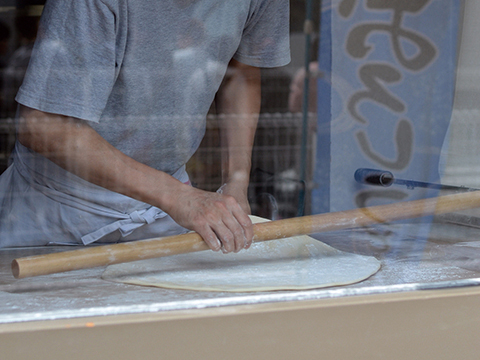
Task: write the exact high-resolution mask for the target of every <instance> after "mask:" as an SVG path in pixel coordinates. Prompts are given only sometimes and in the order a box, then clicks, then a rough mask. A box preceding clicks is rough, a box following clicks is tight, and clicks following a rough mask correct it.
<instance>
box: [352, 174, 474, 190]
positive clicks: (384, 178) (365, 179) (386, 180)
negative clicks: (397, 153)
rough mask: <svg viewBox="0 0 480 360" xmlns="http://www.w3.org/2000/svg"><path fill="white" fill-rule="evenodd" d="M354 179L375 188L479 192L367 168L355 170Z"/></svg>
mask: <svg viewBox="0 0 480 360" xmlns="http://www.w3.org/2000/svg"><path fill="white" fill-rule="evenodd" d="M354 177H355V181H357V182H358V183H360V184H366V185H377V186H383V187H388V186H392V185H404V186H406V187H407V188H408V189H414V188H416V187H421V188H429V189H439V190H454V191H477V190H479V189H475V188H469V187H465V186H454V185H444V184H436V183H430V182H423V181H416V180H405V179H396V178H395V176H394V175H393V174H392V173H391V172H390V171H386V170H377V169H368V168H359V169H357V171H355V175H354Z"/></svg>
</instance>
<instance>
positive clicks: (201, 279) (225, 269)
mask: <svg viewBox="0 0 480 360" xmlns="http://www.w3.org/2000/svg"><path fill="white" fill-rule="evenodd" d="M252 220H253V222H261V221H266V220H264V219H261V218H258V217H252ZM379 268H380V262H379V261H378V260H377V259H375V258H374V257H368V256H361V255H356V254H351V253H346V252H343V251H339V250H337V249H334V248H332V247H330V246H328V245H326V244H324V243H322V242H320V241H318V240H315V239H313V238H312V237H310V236H296V237H292V238H287V239H282V240H272V241H265V242H260V243H256V244H253V245H252V247H251V248H250V249H248V250H246V251H240V252H239V253H237V254H222V253H221V252H213V251H202V252H196V253H190V254H182V255H174V256H170V257H162V258H155V259H149V260H141V261H135V262H131V263H124V264H117V265H110V266H109V267H107V269H106V270H105V272H104V273H103V275H102V278H103V279H105V280H109V281H115V282H122V283H127V284H134V285H143V286H156V287H163V288H170V289H185V290H200V291H229V292H250V291H271V290H302V289H316V288H322V287H328V286H338V285H347V284H353V283H356V282H360V281H362V280H365V279H366V278H368V277H370V276H371V275H373V274H375V273H376V272H377V271H378V269H379Z"/></svg>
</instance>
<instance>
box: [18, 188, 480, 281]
mask: <svg viewBox="0 0 480 360" xmlns="http://www.w3.org/2000/svg"><path fill="white" fill-rule="evenodd" d="M476 207H480V191H473V192H466V193H461V194H454V195H447V196H441V197H437V198H429V199H424V200H414V201H405V202H399V203H395V204H390V205H379V206H372V207H366V208H360V209H353V210H347V211H341V212H334V213H326V214H319V215H311V216H303V217H297V218H292V219H285V220H277V221H270V222H266V223H259V224H255V225H254V242H260V241H266V240H274V239H281V238H286V237H291V236H297V235H307V234H314V233H320V232H326V231H332V230H341V229H353V228H358V227H363V226H368V225H372V224H378V223H385V222H390V221H395V220H403V219H410V218H415V217H421V216H429V215H434V214H443V213H448V212H452V211H459V210H466V209H473V208H476ZM207 249H208V246H207V245H206V243H205V242H204V241H203V240H202V238H201V237H200V235H198V234H197V233H193V232H192V233H188V234H184V235H177V236H170V237H164V238H155V239H148V240H140V241H134V242H126V243H120V244H113V245H105V246H97V247H89V248H83V249H80V250H73V251H66V252H60V253H53V254H47V255H36V256H30V257H25V258H19V259H15V260H13V262H12V272H13V275H14V276H15V278H17V279H20V278H25V277H31V276H38V275H47V274H53V273H59V272H64V271H71V270H78V269H86V268H93V267H97V266H104V265H109V264H118V263H123V262H129V261H136V260H143V259H150V258H155V257H163V256H170V255H176V254H184V253H190V252H195V251H201V250H207ZM247 251H248V250H247Z"/></svg>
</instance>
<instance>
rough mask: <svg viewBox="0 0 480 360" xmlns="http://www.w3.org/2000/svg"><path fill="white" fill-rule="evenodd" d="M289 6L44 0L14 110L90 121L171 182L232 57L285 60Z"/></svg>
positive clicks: (250, 61) (217, 0)
mask: <svg viewBox="0 0 480 360" xmlns="http://www.w3.org/2000/svg"><path fill="white" fill-rule="evenodd" d="M288 11H289V5H288V0H138V1H137V0H135V1H128V0H48V1H47V3H46V6H45V9H44V13H43V15H42V20H41V24H40V30H39V35H38V39H37V42H36V44H35V48H34V51H33V56H32V60H31V62H30V65H29V69H28V71H27V74H26V77H25V80H24V83H23V85H22V87H21V89H20V91H19V93H18V95H17V98H16V99H17V101H18V102H19V103H21V104H23V105H26V106H29V107H31V108H35V109H39V110H42V111H45V112H50V113H55V114H62V115H67V116H73V117H76V118H80V119H84V120H88V121H90V122H91V126H92V127H93V128H94V129H95V130H96V131H97V132H98V133H99V134H100V135H101V136H103V137H104V138H105V139H106V140H107V141H108V142H109V143H110V144H112V145H113V146H115V147H116V148H118V149H119V150H121V151H122V152H124V153H125V154H127V155H128V156H130V157H132V158H134V159H136V160H138V161H140V162H142V163H144V164H147V165H149V166H152V167H154V168H156V169H159V170H162V171H165V172H168V173H170V174H171V173H173V172H175V171H176V170H177V169H179V168H180V167H181V166H182V165H184V164H185V163H186V162H187V161H188V159H189V158H190V157H191V155H192V154H193V153H194V152H195V150H196V149H197V147H198V145H199V144H200V141H201V139H202V137H203V135H204V132H205V116H206V114H207V112H208V109H209V107H210V104H211V103H212V101H213V99H214V96H215V93H216V91H217V90H218V88H219V86H220V83H221V81H222V79H223V76H224V74H225V71H226V67H227V65H228V63H229V61H230V59H231V58H232V57H233V58H235V59H236V60H238V61H240V62H243V63H245V64H247V65H252V66H258V67H276V66H282V65H285V64H287V63H288V62H289V61H290V52H289V44H288V34H289V28H288V22H289V21H288V20H289V15H288Z"/></svg>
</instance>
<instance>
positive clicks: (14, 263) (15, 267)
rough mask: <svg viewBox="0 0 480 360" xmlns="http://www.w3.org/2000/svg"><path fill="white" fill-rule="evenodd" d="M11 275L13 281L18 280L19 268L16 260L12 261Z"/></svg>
mask: <svg viewBox="0 0 480 360" xmlns="http://www.w3.org/2000/svg"><path fill="white" fill-rule="evenodd" d="M12 273H13V277H14V278H15V279H20V278H21V276H20V266H18V262H17V260H13V261H12Z"/></svg>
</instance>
